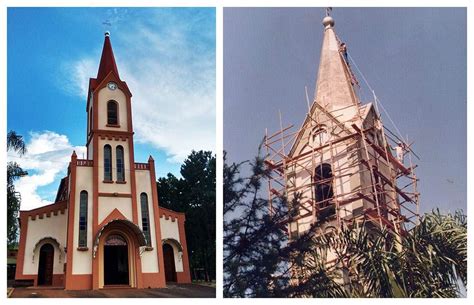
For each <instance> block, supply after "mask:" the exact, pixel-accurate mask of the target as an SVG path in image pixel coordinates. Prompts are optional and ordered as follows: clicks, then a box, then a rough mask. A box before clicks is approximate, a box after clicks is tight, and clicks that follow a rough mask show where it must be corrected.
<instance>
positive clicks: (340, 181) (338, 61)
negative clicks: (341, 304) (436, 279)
mask: <svg viewBox="0 0 474 305" xmlns="http://www.w3.org/2000/svg"><path fill="white" fill-rule="evenodd" d="M322 24H323V31H324V34H323V41H322V48H321V55H320V62H319V69H318V74H317V81H316V90H315V94H314V100H313V102H312V104H311V105H309V101H308V105H309V106H308V107H309V109H308V112H307V115H306V117H305V119H304V122H303V124H302V125H301V127H300V128H299V129H298V130H296V131H293V130H291V128H289V127H288V128H283V127H282V129H281V130H280V131H278V132H276V133H274V134H272V135H267V136H266V137H265V146H266V148H267V158H266V160H265V164H266V166H267V167H268V168H269V169H270V170H271V174H270V177H269V180H268V186H269V199H270V202H271V201H272V200H273V199H274V198H276V197H286V198H288V202H290V204H296V205H297V206H296V207H295V209H296V211H297V212H296V213H293V215H289V217H288V225H287V228H288V234H289V236H290V239H294V238H297V236H299V235H301V234H302V233H304V232H307V231H308V230H318V232H324V230H325V228H327V227H335V228H340V227H341V226H343V225H347V226H351V225H354V224H355V223H359V224H360V223H362V222H364V221H365V223H366V225H367V226H368V227H384V228H387V229H389V230H390V231H392V232H394V234H396V235H398V236H402V235H403V234H404V233H405V225H407V224H409V223H416V221H417V219H418V217H419V213H418V192H417V190H416V186H417V178H416V176H415V172H414V169H415V167H416V166H414V165H413V164H411V160H412V159H411V152H412V151H411V148H410V146H409V145H408V144H406V143H405V142H404V141H403V139H401V137H398V136H397V135H395V134H394V133H392V132H391V131H390V130H389V129H388V128H386V127H385V126H384V125H383V123H382V120H381V117H380V114H379V112H378V107H377V106H378V102H379V101H378V100H377V99H376V98H375V95H374V100H373V101H371V102H369V103H361V101H360V99H359V96H358V94H357V91H358V89H359V84H358V81H357V79H356V77H355V74H354V73H353V71H352V64H351V61H350V56H349V54H348V53H347V47H346V45H345V44H344V43H343V42H342V41H341V40H340V39H339V38H338V36H337V34H336V32H335V29H334V27H335V21H334V19H333V18H332V17H331V16H329V14H327V16H326V17H325V18H324V19H323V21H322ZM395 151H397V152H400V154H398V153H397V155H398V156H394V152H395ZM399 184H401V185H404V187H403V188H400V187H398V185H399ZM295 198H296V199H298V200H294V199H295ZM270 209H271V206H270Z"/></svg>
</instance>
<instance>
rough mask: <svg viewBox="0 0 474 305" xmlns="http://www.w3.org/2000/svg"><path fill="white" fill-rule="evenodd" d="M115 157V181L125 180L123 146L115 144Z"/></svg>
mask: <svg viewBox="0 0 474 305" xmlns="http://www.w3.org/2000/svg"><path fill="white" fill-rule="evenodd" d="M116 153H117V155H116V159H117V181H125V168H124V163H123V147H122V146H120V145H119V146H117V148H116Z"/></svg>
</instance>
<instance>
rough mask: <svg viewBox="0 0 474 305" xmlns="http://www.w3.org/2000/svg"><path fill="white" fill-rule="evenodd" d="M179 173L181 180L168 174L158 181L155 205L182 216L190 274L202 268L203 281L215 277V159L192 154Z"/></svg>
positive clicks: (210, 156)
mask: <svg viewBox="0 0 474 305" xmlns="http://www.w3.org/2000/svg"><path fill="white" fill-rule="evenodd" d="M180 173H181V176H182V177H183V178H180V179H178V178H176V177H175V176H174V175H172V174H168V175H167V177H166V178H159V179H158V181H157V188H158V197H159V203H160V205H161V206H163V207H165V208H169V209H172V210H175V211H178V212H184V213H185V214H186V226H185V227H186V241H187V245H188V253H189V257H190V268H191V271H193V270H194V269H204V273H205V278H206V280H212V279H215V277H216V275H215V272H216V271H215V266H216V254H215V253H216V194H215V189H216V158H215V156H214V155H213V154H212V152H210V151H198V152H196V151H192V152H191V154H190V155H189V156H188V157H187V158H186V160H185V161H184V163H183V164H182V166H181V171H180ZM193 276H194V274H193Z"/></svg>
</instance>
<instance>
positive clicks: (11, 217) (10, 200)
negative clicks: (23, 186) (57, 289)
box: [7, 130, 28, 246]
mask: <svg viewBox="0 0 474 305" xmlns="http://www.w3.org/2000/svg"><path fill="white" fill-rule="evenodd" d="M7 150H8V151H14V152H17V153H18V154H19V155H20V156H22V155H24V154H25V153H26V145H25V142H24V141H23V137H22V136H20V135H18V134H17V133H16V132H15V131H12V130H11V131H10V132H8V135H7ZM27 174H28V173H27V172H26V171H24V170H23V169H22V168H21V167H20V166H19V165H18V163H16V162H13V161H10V162H8V164H7V244H8V245H9V246H12V245H15V244H16V241H17V236H18V221H17V218H18V211H19V210H20V202H21V197H20V194H19V193H18V192H16V191H15V186H14V184H13V183H14V182H15V180H17V179H19V178H20V177H22V176H25V175H27Z"/></svg>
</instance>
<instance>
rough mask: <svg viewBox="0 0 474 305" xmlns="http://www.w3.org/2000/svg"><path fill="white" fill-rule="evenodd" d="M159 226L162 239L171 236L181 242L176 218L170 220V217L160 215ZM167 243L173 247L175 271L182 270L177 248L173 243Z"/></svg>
mask: <svg viewBox="0 0 474 305" xmlns="http://www.w3.org/2000/svg"><path fill="white" fill-rule="evenodd" d="M160 227H161V238H162V239H163V240H164V239H167V238H172V239H175V240H177V241H178V242H180V243H181V240H180V239H179V226H178V220H177V219H176V220H175V221H172V220H171V217H170V218H169V219H168V220H167V219H166V218H165V217H161V218H160ZM169 244H170V245H171V246H172V247H173V253H174V264H175V267H176V272H182V271H183V260H182V259H181V257H180V256H179V255H178V248H177V247H176V245H175V244H173V243H169Z"/></svg>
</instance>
